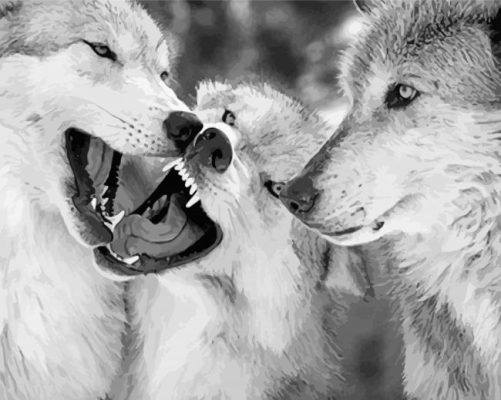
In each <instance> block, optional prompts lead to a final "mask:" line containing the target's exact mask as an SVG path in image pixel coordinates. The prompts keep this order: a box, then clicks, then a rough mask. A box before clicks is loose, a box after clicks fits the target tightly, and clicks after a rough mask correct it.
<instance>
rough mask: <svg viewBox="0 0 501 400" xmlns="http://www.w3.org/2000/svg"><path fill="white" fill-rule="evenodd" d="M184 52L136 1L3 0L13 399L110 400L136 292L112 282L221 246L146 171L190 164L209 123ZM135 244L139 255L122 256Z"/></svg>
mask: <svg viewBox="0 0 501 400" xmlns="http://www.w3.org/2000/svg"><path fill="white" fill-rule="evenodd" d="M174 51H175V48H174V47H173V40H172V39H171V38H170V36H169V35H168V34H162V32H161V30H160V29H159V27H158V26H157V25H156V24H155V23H154V22H153V20H152V19H150V17H149V16H148V15H147V13H146V12H145V11H144V10H143V9H142V8H141V7H139V6H138V5H137V4H135V3H133V2H131V1H126V0H70V1H68V0H51V1H45V0H16V1H4V0H2V1H0V88H1V89H0V130H1V134H0V160H1V162H0V221H1V224H0V285H1V286H0V398H1V399H4V400H22V399H37V400H41V399H46V400H49V399H51V400H53V399H65V400H69V399H81V400H84V399H85V400H89V399H97V398H100V397H101V398H104V397H105V395H106V393H107V391H108V389H109V387H110V385H111V381H112V379H113V377H114V375H115V374H116V373H117V372H118V371H119V369H120V368H119V362H120V357H121V334H122V331H123V328H124V318H125V317H124V309H123V308H124V307H123V301H122V293H123V288H122V286H123V285H122V284H119V283H117V282H113V281H111V280H109V279H106V278H113V279H115V280H124V279H126V278H128V277H130V276H134V275H136V274H140V273H143V272H148V271H157V270H160V269H163V268H167V267H170V266H173V265H177V264H179V263H182V262H186V261H190V260H191V259H193V258H194V257H197V256H198V255H200V254H202V253H203V252H204V251H207V249H209V248H210V247H211V246H213V245H215V241H214V240H212V241H211V240H210V238H213V237H214V236H212V235H210V238H209V239H207V237H206V236H204V235H205V234H206V233H207V232H209V231H210V229H213V228H214V226H215V225H214V224H213V223H212V222H211V221H208V219H207V218H205V219H203V218H202V217H201V219H199V220H193V218H191V216H190V214H189V213H188V214H185V213H184V211H183V210H182V208H181V207H180V206H179V204H181V203H179V204H178V203H176V204H171V205H169V204H168V203H166V202H163V203H162V204H161V205H159V204H156V208H155V215H153V214H152V213H151V212H150V211H151V210H150V209H149V205H150V204H155V201H156V200H157V199H158V195H161V194H162V191H163V190H165V184H164V183H162V184H161V185H160V187H159V188H157V189H156V190H154V191H153V189H154V188H149V187H147V186H148V185H146V182H151V181H152V179H153V178H152V176H151V175H152V174H153V175H155V174H154V173H150V172H151V170H150V169H144V170H139V169H138V170H137V171H136V170H135V169H134V168H133V166H134V164H135V163H134V162H133V159H134V157H138V156H144V155H148V156H157V157H161V158H163V157H169V156H178V155H179V154H180V153H181V152H182V151H183V150H184V148H185V147H186V145H187V144H188V143H189V141H190V140H191V139H192V138H193V137H194V136H195V135H196V134H197V133H198V132H199V130H200V129H201V128H202V124H201V122H200V121H199V120H198V118H197V117H196V116H195V115H194V114H192V113H190V112H189V111H188V109H187V107H186V105H185V104H184V103H182V102H181V101H180V100H179V99H178V98H177V97H176V95H175V94H174V92H173V91H172V89H171V88H170V77H169V74H171V72H172V71H171V69H172V66H173V58H174V55H175V54H174ZM163 163H164V162H163ZM160 172H161V170H160ZM148 190H151V191H153V192H154V197H153V198H151V197H150V198H147V197H148V193H151V191H150V192H148ZM144 204H146V205H145V206H144ZM181 205H182V204H181ZM167 210H168V211H169V212H168V215H169V216H168V218H164V217H165V215H166V214H167ZM159 214H162V215H163V216H161V217H159ZM154 218H156V219H154ZM153 219H154V220H153ZM131 220H133V221H134V224H133V223H132V222H131ZM179 220H182V221H183V222H184V223H183V224H182V226H181V227H179V226H178V225H179V224H177V221H179ZM118 223H121V224H122V225H121V226H122V227H131V226H133V227H134V229H133V230H132V231H127V230H126V229H125V228H124V229H123V230H116V229H115V228H116V226H117V224H118ZM153 224H154V227H155V229H154V230H153V229H150V228H151V227H152V226H153ZM129 236H130V237H132V238H133V239H134V240H133V242H134V249H135V253H134V254H133V255H132V256H131V257H120V256H119V255H118V254H117V253H115V252H114V251H113V248H114V247H116V246H118V243H120V244H121V243H123V242H124V241H126V240H127V238H128V237H129ZM166 236H168V238H167V239H166ZM214 238H215V237H214ZM200 239H204V240H202V241H200ZM158 243H162V252H161V253H159V252H157V251H156V247H155V246H156V245H158ZM187 250H189V251H187ZM93 265H95V266H97V267H98V268H97V269H96V268H94V267H93ZM98 272H100V273H98ZM103 275H106V277H105V276H103Z"/></svg>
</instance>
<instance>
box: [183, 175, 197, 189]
mask: <svg viewBox="0 0 501 400" xmlns="http://www.w3.org/2000/svg"><path fill="white" fill-rule="evenodd" d="M193 182H195V180H194V179H193V178H191V177H190V178H188V179H186V182H184V186H186V187H190V186H191V185H193Z"/></svg>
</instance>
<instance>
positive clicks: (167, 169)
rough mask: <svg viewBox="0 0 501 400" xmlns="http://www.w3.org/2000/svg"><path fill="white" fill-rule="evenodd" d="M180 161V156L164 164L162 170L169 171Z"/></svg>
mask: <svg viewBox="0 0 501 400" xmlns="http://www.w3.org/2000/svg"><path fill="white" fill-rule="evenodd" d="M182 161H183V159H182V158H176V159H175V160H174V161H172V162H170V163H168V164H166V165H165V167H163V169H162V171H163V172H167V171H170V170H171V169H172V168H174V167H176V165H178V164H179V163H180V162H182Z"/></svg>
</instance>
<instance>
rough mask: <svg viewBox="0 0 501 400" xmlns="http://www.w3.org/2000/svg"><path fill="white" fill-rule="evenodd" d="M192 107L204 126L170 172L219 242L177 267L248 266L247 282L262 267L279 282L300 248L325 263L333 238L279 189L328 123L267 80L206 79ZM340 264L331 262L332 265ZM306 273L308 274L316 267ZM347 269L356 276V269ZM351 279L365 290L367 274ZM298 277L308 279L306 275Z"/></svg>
mask: <svg viewBox="0 0 501 400" xmlns="http://www.w3.org/2000/svg"><path fill="white" fill-rule="evenodd" d="M194 111H195V112H196V114H197V115H198V117H199V118H200V119H201V120H202V121H203V122H204V129H203V130H202V131H201V132H200V133H199V134H198V135H197V137H196V138H195V140H194V141H193V143H192V144H191V145H190V146H189V148H188V149H187V152H186V155H185V157H184V159H183V160H182V161H179V162H178V163H177V164H176V165H175V166H174V167H173V169H172V171H171V173H169V176H173V178H172V179H173V181H174V177H175V176H177V185H179V186H183V187H184V190H183V191H182V192H184V193H183V196H185V197H186V200H183V203H186V207H187V213H188V214H197V213H198V214H205V213H206V214H207V215H208V216H209V217H210V219H211V220H213V221H215V222H216V223H217V232H215V233H214V236H215V237H220V238H219V239H217V240H220V241H221V244H220V246H219V247H218V248H217V249H215V250H213V251H212V252H211V253H210V254H208V255H207V256H206V257H204V258H203V259H202V260H201V262H200V263H198V264H197V268H186V269H182V271H185V272H180V271H181V270H176V273H181V274H183V273H186V274H188V275H190V274H192V273H193V272H195V273H196V274H199V273H206V274H208V275H211V276H213V275H215V276H227V277H234V276H235V274H244V275H245V274H249V275H248V276H247V278H248V279H246V280H244V281H245V282H249V281H255V277H256V276H261V273H263V274H264V275H263V277H264V276H267V278H266V279H267V282H268V284H269V285H272V284H275V283H276V284H278V283H279V282H277V281H276V280H274V277H278V276H282V278H283V279H286V278H285V277H284V275H281V274H294V273H293V272H290V271H292V270H294V268H295V267H294V266H295V265H297V264H298V258H301V257H300V256H298V255H297V254H295V251H298V252H299V253H301V254H302V252H303V253H304V254H306V253H308V252H311V254H310V253H308V254H310V255H309V256H305V258H306V259H307V260H306V264H307V263H312V262H313V261H312V260H313V259H317V258H318V260H317V261H318V263H317V264H318V265H321V264H322V265H323V264H325V262H324V261H325V259H324V261H322V260H320V258H322V257H324V255H325V254H326V252H329V249H327V248H326V246H327V247H328V246H330V244H327V242H326V241H325V240H323V239H322V240H320V237H319V235H317V234H316V233H312V232H311V231H310V230H308V229H307V228H305V227H304V226H302V225H301V224H300V223H296V220H295V219H294V218H293V216H292V215H291V214H290V213H289V212H288V211H287V209H285V208H284V207H283V205H282V204H281V203H280V200H279V196H280V191H281V190H282V188H283V187H284V183H285V182H287V181H288V180H289V179H291V178H292V177H293V176H294V174H295V173H296V172H297V170H298V168H300V166H301V165H304V163H305V162H306V160H308V158H309V157H311V155H313V154H314V152H315V151H316V150H318V149H319V148H320V146H321V145H322V143H324V142H325V140H326V138H327V135H328V134H329V133H330V127H329V125H327V124H326V123H325V122H324V121H322V120H321V119H320V118H319V117H318V116H317V115H316V114H315V113H312V112H310V111H308V110H306V109H305V108H304V107H303V106H302V105H300V104H299V103H298V102H297V101H295V100H293V99H292V98H290V97H288V96H286V95H284V94H282V93H280V92H278V91H277V90H275V89H273V88H272V87H270V86H269V85H266V84H261V85H252V84H245V83H242V84H238V85H230V84H226V83H221V82H203V83H202V84H201V85H200V86H199V88H198V91H197V106H196V108H195V109H194ZM172 185H173V186H175V185H176V184H175V183H174V182H173V184H172ZM188 199H189V200H188ZM300 243H302V244H300ZM303 244H304V246H303ZM303 247H304V248H305V249H303ZM298 248H301V250H299V249H298ZM294 249H295V250H294ZM321 249H322V250H321ZM336 251H337V250H336ZM336 251H333V253H334V252H336ZM313 253H314V254H315V255H312V254H313ZM352 256H353V255H346V257H345V258H346V259H345V260H344V259H343V260H344V261H340V259H341V257H339V259H338V260H337V261H339V264H343V267H344V266H345V264H346V265H347V264H349V263H350V262H351V261H352V260H353V259H354V257H352ZM348 259H349V260H350V261H348ZM334 262H336V260H334ZM318 265H317V266H318ZM303 269H304V268H303ZM312 269H315V268H312ZM190 270H191V271H190ZM260 270H261V271H262V272H259V271H260ZM341 270H343V268H342V267H341V266H339V265H336V273H341V272H340V271H341ZM287 271H289V272H287ZM317 272H318V271H317ZM345 272H346V271H345V270H343V273H345ZM298 274H299V273H298ZM304 274H307V275H308V276H309V277H310V278H311V277H312V276H313V275H314V273H311V272H304ZM333 275H334V274H333ZM348 275H351V277H350V278H349V279H348V280H349V281H350V282H351V283H353V280H354V279H355V274H353V272H351V273H348V274H347V276H348ZM295 278H297V279H299V280H300V279H303V278H304V277H300V276H299V275H298V276H297V277H295ZM166 279H169V278H168V277H167V278H166ZM279 279H280V278H279ZM304 279H305V280H306V278H304ZM312 279H313V278H312ZM333 279H334V278H333ZM335 279H337V278H335ZM340 280H342V279H340ZM355 280H356V282H355V286H356V287H357V288H356V289H353V287H352V286H351V287H350V288H349V289H348V290H350V291H352V292H353V290H355V291H357V294H358V292H359V291H360V290H365V289H363V288H365V286H366V282H365V281H364V279H359V277H356V279H355ZM240 281H242V279H240ZM344 281H346V279H344ZM273 282H274V283H273ZM282 283H283V284H284V285H285V286H287V285H286V283H284V282H282ZM338 283H339V282H338ZM344 283H346V282H344ZM351 283H350V284H351ZM350 284H349V285H350ZM301 285H302V286H305V287H306V286H308V284H307V283H305V282H303V283H302V284H301Z"/></svg>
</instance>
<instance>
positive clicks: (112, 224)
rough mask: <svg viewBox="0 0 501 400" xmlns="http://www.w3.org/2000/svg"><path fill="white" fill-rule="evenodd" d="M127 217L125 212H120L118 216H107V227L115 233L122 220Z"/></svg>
mask: <svg viewBox="0 0 501 400" xmlns="http://www.w3.org/2000/svg"><path fill="white" fill-rule="evenodd" d="M124 217H125V211H124V210H122V211H120V212H119V213H118V214H117V215H106V216H105V218H106V220H107V221H105V222H104V223H105V225H106V226H107V227H108V228H109V229H110V230H111V231H112V232H114V231H115V228H116V226H117V225H118V224H119V222H120V221H121V220H123V219H124Z"/></svg>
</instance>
